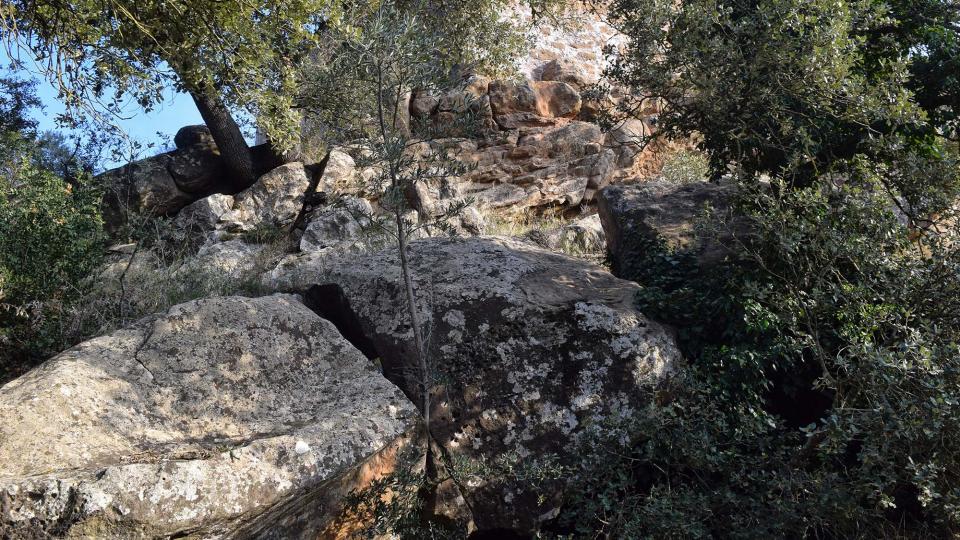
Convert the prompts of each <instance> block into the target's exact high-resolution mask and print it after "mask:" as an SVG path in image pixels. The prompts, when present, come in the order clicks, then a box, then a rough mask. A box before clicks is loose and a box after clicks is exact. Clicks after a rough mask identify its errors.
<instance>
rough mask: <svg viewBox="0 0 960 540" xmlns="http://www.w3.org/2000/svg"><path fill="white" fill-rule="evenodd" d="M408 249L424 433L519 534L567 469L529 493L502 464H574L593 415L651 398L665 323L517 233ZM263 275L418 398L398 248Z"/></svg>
mask: <svg viewBox="0 0 960 540" xmlns="http://www.w3.org/2000/svg"><path fill="white" fill-rule="evenodd" d="M409 260H410V265H411V268H412V275H413V281H414V283H415V284H416V288H417V291H418V295H419V299H420V302H419V305H418V311H419V313H420V318H421V320H422V321H423V325H424V334H425V335H426V336H429V342H428V344H427V348H428V355H429V358H430V360H431V362H432V364H433V366H434V370H433V373H434V375H433V383H432V384H431V388H432V391H431V394H432V398H431V411H430V416H431V423H430V431H431V434H432V436H433V437H434V439H435V440H436V441H437V442H438V443H439V444H440V445H441V446H442V448H443V450H444V452H445V453H446V454H447V456H448V457H449V458H450V459H448V460H446V462H447V463H450V462H453V463H460V464H472V465H475V467H473V466H470V467H467V468H468V469H471V470H473V471H474V472H473V473H472V475H470V474H468V475H466V479H465V480H464V481H463V482H461V483H460V484H459V485H458V486H456V487H457V488H458V489H459V492H460V493H461V494H462V496H463V500H464V501H465V506H466V507H467V508H469V509H471V511H472V519H473V521H474V525H475V526H476V528H477V529H479V530H481V531H483V530H486V531H491V533H492V532H493V531H498V530H499V531H501V532H502V530H504V529H509V530H514V531H517V532H519V533H521V534H529V533H531V532H533V531H535V530H536V529H537V528H538V527H539V525H540V524H541V523H542V522H543V521H546V520H548V519H550V518H551V517H553V516H554V515H555V513H556V511H557V510H558V508H559V504H560V500H561V498H562V494H563V490H564V483H563V480H562V479H554V480H551V481H546V482H545V483H544V484H543V485H542V486H541V489H540V490H533V489H530V488H529V486H528V485H525V484H524V482H522V481H518V480H515V479H514V478H513V477H511V476H510V475H509V474H507V473H505V472H504V468H503V467H500V466H499V465H498V464H500V465H503V464H504V463H507V464H508V465H509V464H512V466H515V468H514V469H513V470H514V471H518V470H522V469H523V467H524V466H526V465H530V464H534V463H536V461H537V460H538V459H546V458H549V457H550V456H555V457H556V458H558V459H559V460H560V461H561V462H565V463H571V462H573V461H575V460H576V459H577V447H578V441H579V440H580V438H582V437H589V436H590V435H589V428H590V427H591V426H594V427H595V426H597V425H599V424H600V423H602V422H604V420H605V419H609V418H616V417H619V416H621V415H627V414H634V413H635V412H637V411H641V410H643V409H644V408H646V407H649V406H650V404H651V399H652V395H653V392H654V390H655V388H656V386H657V385H658V383H659V382H660V381H662V380H663V379H664V378H665V377H667V376H668V374H670V373H671V372H672V371H673V370H675V369H677V368H678V367H679V365H680V363H681V356H680V353H679V351H678V348H677V344H676V342H675V338H674V335H673V332H672V331H671V330H670V329H669V328H667V327H664V326H662V325H660V324H658V323H656V322H654V321H652V320H650V319H648V318H647V317H645V316H644V315H643V314H642V313H640V312H638V311H637V309H636V308H635V307H634V296H635V294H636V292H637V290H638V289H639V287H638V286H637V285H636V284H634V283H631V282H627V281H624V280H620V279H617V278H615V277H613V276H612V275H610V274H609V273H608V272H607V271H605V270H604V269H603V268H601V267H599V266H597V265H594V264H591V263H589V262H586V261H583V260H579V259H574V258H571V257H567V256H563V255H558V254H556V253H553V252H550V251H547V250H544V249H541V248H538V247H535V246H533V245H531V244H528V243H525V242H520V241H515V240H510V239H506V238H501V237H476V238H470V239H439V238H432V239H424V240H418V241H415V242H412V243H411V245H410V250H409ZM267 281H268V282H269V283H268V285H270V286H273V287H277V288H281V289H286V290H289V291H299V292H303V293H304V294H305V301H306V302H307V303H308V304H309V305H311V306H314V309H317V310H318V312H321V313H322V314H324V316H326V317H329V318H330V319H331V320H334V321H335V322H336V323H337V324H338V325H340V326H341V327H343V328H345V329H347V330H352V333H351V334H348V333H347V332H344V335H349V336H351V339H352V340H353V341H354V342H355V343H356V344H358V347H359V348H361V350H364V351H365V352H366V353H367V354H368V355H371V356H376V357H379V358H380V361H381V362H382V365H383V368H384V373H385V374H386V375H387V376H388V377H389V378H391V380H393V381H395V382H396V383H397V384H398V385H400V386H401V387H402V388H403V389H404V391H405V392H406V393H407V395H408V396H410V397H411V398H412V399H413V400H414V401H415V402H419V400H418V383H417V381H416V380H415V378H411V377H410V375H411V374H416V373H418V371H417V365H416V363H415V358H416V355H415V354H414V351H415V347H414V344H413V332H412V330H411V325H410V323H409V317H408V316H407V311H406V302H405V300H404V298H405V293H404V289H403V288H402V287H401V285H400V284H401V273H400V267H399V265H398V262H397V256H396V253H395V251H384V252H380V253H369V254H360V255H351V256H344V257H315V256H311V255H310V254H308V255H305V256H303V257H302V258H300V259H299V260H287V261H285V262H284V263H283V264H282V265H281V266H280V267H278V268H277V269H276V270H275V271H274V272H272V273H271V274H270V275H269V277H268V278H267ZM509 468H510V467H509V466H508V467H506V469H509ZM521 476H522V475H521ZM449 487H450V488H451V489H450V490H449V492H451V493H453V492H456V491H457V490H455V489H453V486H449Z"/></svg>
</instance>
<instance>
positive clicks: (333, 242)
mask: <svg viewBox="0 0 960 540" xmlns="http://www.w3.org/2000/svg"><path fill="white" fill-rule="evenodd" d="M340 203H341V204H338V205H334V206H329V207H326V208H322V209H318V210H315V211H314V215H313V216H312V217H311V219H310V223H308V224H307V228H306V230H305V231H304V232H303V236H302V237H301V238H300V250H301V251H320V250H323V249H328V248H333V247H348V246H350V245H351V244H355V243H357V242H359V241H361V240H362V239H363V227H364V226H366V225H368V224H369V216H371V215H372V214H373V208H372V207H371V206H370V203H369V202H367V200H366V199H361V198H359V197H350V196H347V197H343V199H342V200H341V201H340Z"/></svg>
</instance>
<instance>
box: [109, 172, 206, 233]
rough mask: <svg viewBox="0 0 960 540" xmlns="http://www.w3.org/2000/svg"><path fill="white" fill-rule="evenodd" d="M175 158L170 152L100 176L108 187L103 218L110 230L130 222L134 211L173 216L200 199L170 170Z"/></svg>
mask: <svg viewBox="0 0 960 540" xmlns="http://www.w3.org/2000/svg"><path fill="white" fill-rule="evenodd" d="M171 159H172V158H171V155H170V154H160V155H158V156H154V157H151V158H147V159H142V160H139V161H134V162H132V163H129V164H127V165H124V166H123V167H119V168H116V169H112V170H109V171H107V172H105V173H103V174H101V175H99V176H98V177H97V181H98V183H99V184H101V185H103V186H105V194H104V204H103V217H104V222H105V224H106V226H107V229H108V230H115V229H117V228H119V227H121V226H122V225H123V224H124V223H126V222H127V219H128V213H130V212H146V213H149V214H152V215H155V216H164V215H171V214H174V213H176V212H177V211H178V210H180V209H181V208H183V207H184V206H186V205H188V204H190V203H191V202H193V201H194V200H195V199H196V197H195V196H193V195H191V194H189V193H186V192H184V191H183V190H181V189H180V187H179V186H178V185H177V183H176V181H174V179H173V176H172V175H171V174H170V170H169V169H168V165H169V164H170V160H171Z"/></svg>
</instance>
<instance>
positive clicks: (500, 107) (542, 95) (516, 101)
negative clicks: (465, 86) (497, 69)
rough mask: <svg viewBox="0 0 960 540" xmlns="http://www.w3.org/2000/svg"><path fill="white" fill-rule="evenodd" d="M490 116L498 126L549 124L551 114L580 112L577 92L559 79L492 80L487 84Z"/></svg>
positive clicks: (556, 115)
mask: <svg viewBox="0 0 960 540" xmlns="http://www.w3.org/2000/svg"><path fill="white" fill-rule="evenodd" d="M488 96H489V98H490V108H491V110H492V113H493V118H494V120H496V122H497V124H498V125H499V126H500V127H501V128H506V129H513V128H518V127H531V126H534V127H535V126H547V125H553V124H554V123H555V122H553V121H552V119H555V118H573V117H575V116H576V115H577V114H578V113H579V112H580V106H581V103H582V102H581V99H580V93H579V92H577V91H576V89H574V88H573V87H572V86H570V85H569V84H567V83H564V82H560V81H525V82H512V81H492V82H491V83H490V84H489V87H488Z"/></svg>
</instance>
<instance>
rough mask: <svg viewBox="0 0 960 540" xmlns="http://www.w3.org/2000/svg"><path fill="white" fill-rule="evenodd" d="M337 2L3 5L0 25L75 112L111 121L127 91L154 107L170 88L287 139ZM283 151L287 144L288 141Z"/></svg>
mask: <svg viewBox="0 0 960 540" xmlns="http://www.w3.org/2000/svg"><path fill="white" fill-rule="evenodd" d="M338 4H339V3H338V2H334V1H327V0H304V1H296V2H290V1H285V0H280V1H276V0H264V1H258V2H219V1H195V0H150V1H146V2H144V1H137V2H131V1H119V2H110V3H109V4H105V3H103V2H99V1H96V0H71V1H70V2H67V3H62V2H45V1H41V2H36V1H32V0H31V1H20V0H11V1H5V2H4V3H3V4H2V6H0V29H2V36H3V40H4V42H5V44H6V46H7V49H8V51H9V52H10V53H11V54H9V56H10V57H11V58H14V59H17V58H20V57H21V55H20V53H21V52H25V53H26V54H27V55H28V56H30V57H32V58H31V59H36V61H37V65H38V66H39V67H40V68H41V69H42V70H43V71H44V73H45V74H46V75H47V76H48V78H49V79H50V81H51V82H52V84H54V85H55V86H56V87H57V88H58V89H59V90H60V94H61V95H60V98H61V100H62V101H63V102H64V104H65V105H66V106H67V107H68V109H67V112H66V113H65V115H64V116H62V117H61V119H63V120H78V119H79V116H80V115H79V114H78V113H80V112H84V113H86V114H88V115H91V114H92V115H95V116H100V115H103V114H104V113H105V114H106V115H107V117H106V118H105V119H109V117H110V116H113V115H121V114H122V110H123V103H124V101H123V100H122V99H120V98H121V96H123V95H124V94H128V95H130V96H132V97H133V98H134V100H135V101H136V102H137V103H138V104H139V105H140V106H142V107H144V108H146V109H147V110H149V109H150V108H152V107H153V106H155V105H156V104H158V103H159V102H160V100H161V98H162V95H163V92H164V91H165V90H166V88H168V87H169V86H171V85H172V86H174V87H176V88H177V89H179V90H185V91H188V92H193V93H211V92H215V93H216V95H217V96H218V97H219V98H220V99H222V100H223V102H224V103H226V104H227V105H228V106H230V107H233V108H237V109H240V110H243V111H246V112H247V113H249V115H250V117H252V118H261V119H262V120H263V121H262V123H261V124H262V125H261V127H262V128H263V129H265V130H266V132H267V133H268V134H269V135H271V137H272V138H273V140H275V141H277V142H280V143H289V142H290V141H291V138H292V137H294V136H295V135H296V130H297V127H298V122H297V120H298V118H297V115H296V114H295V111H294V110H293V108H292V100H293V97H294V96H295V95H296V93H295V88H294V83H295V82H296V78H295V74H296V69H297V67H298V63H299V60H300V59H302V58H303V56H304V55H306V54H308V53H309V52H310V50H311V48H312V47H311V46H312V44H313V43H314V42H313V38H314V30H315V29H316V28H318V27H322V26H325V25H332V24H336V21H337V13H338ZM282 146H286V145H285V144H282Z"/></svg>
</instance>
